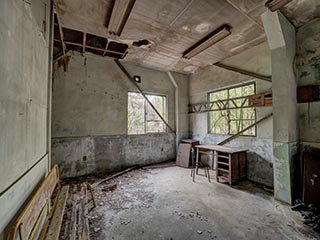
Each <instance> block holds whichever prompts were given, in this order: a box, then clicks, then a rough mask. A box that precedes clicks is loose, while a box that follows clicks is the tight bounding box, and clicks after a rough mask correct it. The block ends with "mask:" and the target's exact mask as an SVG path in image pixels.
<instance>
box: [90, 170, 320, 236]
mask: <svg viewBox="0 0 320 240" xmlns="http://www.w3.org/2000/svg"><path fill="white" fill-rule="evenodd" d="M199 174H203V170H200V171H199ZM211 174H212V178H213V177H214V176H213V172H211ZM115 184H116V186H115ZM110 186H111V187H110ZM115 187H116V188H115ZM95 197H96V200H97V204H98V207H97V208H95V209H93V210H91V211H90V213H89V222H90V235H91V238H92V239H103V240H105V239H116V240H123V239H130V240H134V239H136V240H144V239H145V240H150V239H168V240H170V239H172V240H179V239H184V240H186V239H272V240H275V239H281V240H282V239H320V236H319V235H317V233H314V232H313V231H312V230H311V229H309V228H308V227H307V226H304V225H303V223H302V218H301V217H300V214H299V213H296V212H292V211H291V210H290V208H289V207H288V206H284V205H281V204H280V203H278V202H275V201H274V200H273V198H272V196H271V195H270V194H268V193H266V192H264V191H262V190H260V189H259V188H257V187H255V186H254V185H253V184H251V183H248V182H247V183H241V184H239V185H238V186H235V187H233V188H231V187H229V186H228V185H227V184H222V183H217V182H216V181H215V179H214V178H213V179H212V182H211V183H209V182H208V180H207V179H206V178H205V177H204V176H203V175H200V176H197V177H196V182H194V183H193V182H192V179H191V177H190V170H189V169H184V168H179V167H168V168H158V169H145V170H144V169H139V170H135V171H132V172H130V173H127V174H126V175H123V176H121V177H118V178H116V179H114V180H111V181H109V182H107V183H103V184H101V185H99V186H97V187H96V188H95Z"/></svg>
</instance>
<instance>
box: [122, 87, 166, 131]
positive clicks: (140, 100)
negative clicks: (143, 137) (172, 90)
mask: <svg viewBox="0 0 320 240" xmlns="http://www.w3.org/2000/svg"><path fill="white" fill-rule="evenodd" d="M146 97H147V98H148V99H149V101H150V102H151V103H152V104H153V106H154V107H155V108H156V109H157V111H158V112H159V113H160V114H161V116H162V117H164V118H166V97H165V96H161V95H154V94H146ZM154 132H166V126H165V124H164V123H163V122H162V120H161V119H160V117H159V116H158V115H157V114H156V112H155V111H154V110H153V109H152V107H151V106H150V105H149V104H148V103H147V101H146V100H145V99H144V97H143V96H142V95H141V94H140V93H135V92H129V93H128V134H145V133H154Z"/></svg>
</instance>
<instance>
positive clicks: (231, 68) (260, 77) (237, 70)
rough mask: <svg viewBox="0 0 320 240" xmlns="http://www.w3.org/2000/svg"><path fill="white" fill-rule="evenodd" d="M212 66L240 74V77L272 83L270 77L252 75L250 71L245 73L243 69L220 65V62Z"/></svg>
mask: <svg viewBox="0 0 320 240" xmlns="http://www.w3.org/2000/svg"><path fill="white" fill-rule="evenodd" d="M214 66H217V67H220V68H223V69H226V70H229V71H232V72H236V73H240V74H242V75H246V76H250V77H254V78H257V79H260V80H263V81H267V82H272V77H271V76H264V75H261V74H258V73H254V72H250V71H247V70H243V69H240V68H236V67H232V66H228V65H225V64H223V63H220V62H218V63H215V64H214Z"/></svg>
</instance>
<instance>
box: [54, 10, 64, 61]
mask: <svg viewBox="0 0 320 240" xmlns="http://www.w3.org/2000/svg"><path fill="white" fill-rule="evenodd" d="M53 9H54V13H55V14H56V17H57V21H58V28H59V35H60V39H61V45H62V52H63V55H66V44H65V43H64V36H63V30H62V26H61V21H60V16H59V14H58V11H57V8H56V5H54V7H53Z"/></svg>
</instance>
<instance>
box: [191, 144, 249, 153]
mask: <svg viewBox="0 0 320 240" xmlns="http://www.w3.org/2000/svg"><path fill="white" fill-rule="evenodd" d="M195 148H200V149H206V150H213V151H219V152H225V153H237V152H246V151H248V149H242V148H233V147H225V146H220V145H213V144H207V145H196V146H195Z"/></svg>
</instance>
